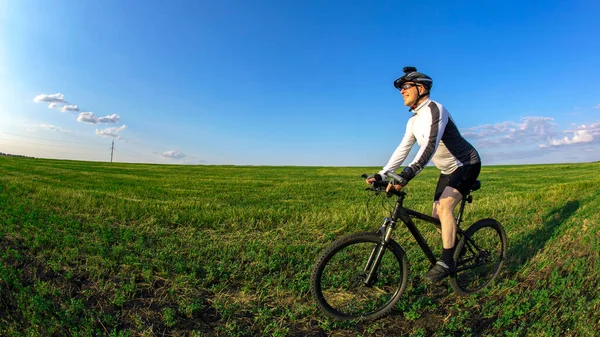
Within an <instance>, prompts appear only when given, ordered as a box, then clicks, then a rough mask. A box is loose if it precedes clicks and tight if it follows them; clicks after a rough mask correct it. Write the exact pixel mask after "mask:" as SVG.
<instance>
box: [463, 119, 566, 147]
mask: <svg viewBox="0 0 600 337" xmlns="http://www.w3.org/2000/svg"><path fill="white" fill-rule="evenodd" d="M462 134H463V136H465V138H467V139H473V140H474V141H475V143H476V145H477V146H478V147H481V148H486V147H496V146H502V145H512V144H518V143H531V142H539V141H545V140H547V139H548V137H553V136H556V135H557V134H558V133H557V131H556V123H554V119H553V118H550V117H539V116H527V117H523V118H521V120H520V122H519V123H516V122H512V121H506V122H501V123H496V124H494V125H491V124H486V125H480V126H476V127H473V128H468V129H463V130H462Z"/></svg>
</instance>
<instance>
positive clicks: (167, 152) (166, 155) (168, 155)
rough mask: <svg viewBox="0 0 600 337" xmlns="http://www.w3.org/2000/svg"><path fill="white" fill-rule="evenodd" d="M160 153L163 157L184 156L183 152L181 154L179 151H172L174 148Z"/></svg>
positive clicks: (175, 157) (179, 157)
mask: <svg viewBox="0 0 600 337" xmlns="http://www.w3.org/2000/svg"><path fill="white" fill-rule="evenodd" d="M160 155H161V156H163V157H165V158H170V159H181V158H183V157H185V154H183V153H181V152H179V151H174V150H170V151H166V152H163V153H161V154H160Z"/></svg>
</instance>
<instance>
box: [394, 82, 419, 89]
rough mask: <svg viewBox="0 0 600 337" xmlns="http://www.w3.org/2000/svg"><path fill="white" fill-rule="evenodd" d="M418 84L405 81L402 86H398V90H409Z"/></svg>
mask: <svg viewBox="0 0 600 337" xmlns="http://www.w3.org/2000/svg"><path fill="white" fill-rule="evenodd" d="M416 86H417V85H416V84H414V83H404V84H403V85H402V86H401V87H399V88H398V90H402V89H404V90H408V89H410V88H412V87H416Z"/></svg>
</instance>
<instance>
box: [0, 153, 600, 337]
mask: <svg viewBox="0 0 600 337" xmlns="http://www.w3.org/2000/svg"><path fill="white" fill-rule="evenodd" d="M376 169H377V168H374V167H371V168H364V167H363V168H361V167H354V168H333V167H239V166H167V165H141V164H119V163H92V162H77V161H56V160H44V159H28V158H11V157H0V221H1V225H0V335H2V336H38V335H42V336H98V335H106V336H163V335H164V336H254V335H268V336H307V335H309V336H310V335H312V336H321V335H323V334H326V335H330V336H371V335H380V336H383V335H385V336H396V335H397V336H401V335H415V336H431V335H435V336H455V335H461V336H462V335H474V336H480V335H482V336H524V335H532V336H556V335H563V336H594V335H596V334H598V332H599V331H600V318H599V317H600V316H599V315H598V314H597V313H598V310H600V290H599V287H598V280H599V279H600V215H599V213H598V209H600V198H599V197H600V177H599V175H598V172H599V171H600V163H587V164H564V165H526V166H493V167H483V169H482V173H481V175H480V180H481V181H482V189H481V190H480V191H477V192H475V193H474V199H475V201H474V203H473V204H471V205H469V206H468V207H467V210H466V218H465V221H466V223H470V222H474V221H475V220H477V219H479V218H484V217H493V218H495V219H497V220H499V221H500V222H501V223H502V224H503V226H504V227H505V229H506V232H507V234H508V239H509V256H508V261H507V263H506V265H505V267H504V269H503V272H502V274H501V275H500V277H499V279H498V281H496V282H495V283H494V284H493V285H492V286H490V287H488V288H486V289H485V290H484V291H483V292H482V293H481V294H478V295H475V296H471V297H458V296H457V295H455V294H453V293H452V291H451V289H450V287H449V286H447V285H446V284H444V286H442V287H432V286H429V285H427V284H425V283H424V282H423V281H422V279H421V275H422V274H423V273H424V272H425V271H426V269H427V265H428V262H427V260H426V258H425V257H424V256H423V254H422V252H421V251H420V250H419V248H418V246H417V245H416V243H415V242H414V240H413V239H412V238H411V237H410V236H409V233H408V231H407V230H405V229H400V230H398V231H396V232H395V238H396V240H397V241H398V242H399V243H400V244H401V245H402V246H403V247H404V249H405V250H406V252H407V255H408V260H409V263H410V270H409V286H408V288H407V291H406V292H405V294H404V296H403V298H402V299H401V301H400V302H399V303H398V305H397V307H396V308H395V310H394V311H393V312H392V313H391V314H390V315H388V316H386V317H384V318H382V319H380V320H377V321H374V322H367V323H360V324H358V323H348V322H345V323H344V322H336V321H333V320H330V319H328V318H327V317H326V316H324V315H323V314H322V313H321V312H320V311H318V310H317V308H316V306H315V304H314V302H313V301H312V298H311V297H310V292H309V290H310V285H309V278H310V271H311V267H312V264H313V262H314V260H315V258H316V257H317V255H318V254H319V252H320V251H321V250H322V249H323V248H324V247H325V246H327V245H328V244H329V243H331V242H332V241H333V240H335V239H336V238H338V237H340V236H341V235H344V234H348V233H352V232H358V231H365V230H374V229H376V228H377V227H378V226H379V224H380V222H381V217H382V216H383V215H384V214H385V213H384V211H383V210H382V208H381V207H380V206H378V205H377V202H379V200H373V202H372V203H371V206H372V207H370V208H369V209H370V212H366V207H365V203H366V201H367V196H368V194H367V192H365V191H364V187H365V185H364V182H363V180H362V179H360V178H359V176H360V174H362V173H369V172H375V171H376ZM438 174H439V173H438V172H437V171H436V169H434V168H427V169H425V170H424V171H423V172H422V173H421V174H420V175H419V177H417V178H416V179H415V180H414V181H412V182H411V184H410V185H409V186H408V187H407V189H406V190H407V192H408V193H409V197H408V199H407V201H406V205H407V206H409V207H411V208H414V209H416V210H418V211H421V212H425V213H428V212H429V211H430V209H431V197H432V193H433V189H434V187H435V183H436V181H437V175H438ZM417 225H419V227H420V228H421V229H422V231H423V232H424V236H425V238H426V239H427V240H428V242H430V244H431V245H432V246H433V247H435V248H436V250H435V253H436V254H439V252H440V251H441V242H440V238H439V234H437V232H436V231H435V229H433V228H429V227H427V226H426V225H424V224H422V223H417Z"/></svg>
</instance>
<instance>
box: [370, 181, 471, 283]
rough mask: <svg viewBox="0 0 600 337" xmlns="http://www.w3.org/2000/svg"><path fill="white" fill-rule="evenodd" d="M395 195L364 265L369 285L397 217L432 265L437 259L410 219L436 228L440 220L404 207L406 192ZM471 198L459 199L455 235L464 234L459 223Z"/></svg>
mask: <svg viewBox="0 0 600 337" xmlns="http://www.w3.org/2000/svg"><path fill="white" fill-rule="evenodd" d="M397 195H398V200H397V201H396V205H395V206H394V210H393V211H392V218H391V219H388V218H386V219H385V221H384V223H383V226H382V228H383V229H385V232H384V233H382V234H383V235H382V239H381V243H380V244H378V245H375V246H374V247H373V250H372V251H371V255H370V256H369V259H368V260H367V264H366V265H365V268H364V272H365V274H366V278H365V281H364V283H365V284H366V285H369V284H370V283H371V281H372V280H373V276H374V274H375V271H376V270H377V268H378V267H379V263H380V262H381V257H382V255H383V253H384V252H385V249H386V248H387V245H388V243H389V240H390V237H391V234H392V230H393V229H394V227H395V226H396V223H397V221H398V219H400V221H402V222H403V223H404V224H405V225H406V228H408V230H409V231H410V234H411V235H412V236H413V237H414V238H415V240H416V241H417V243H418V244H419V247H421V250H422V251H423V253H425V256H427V259H428V260H429V262H430V263H431V264H432V265H434V264H435V263H436V261H437V259H436V258H435V255H433V251H432V250H431V247H429V245H428V244H427V241H425V238H423V235H421V232H420V231H419V229H418V228H417V226H416V225H415V223H414V222H413V221H412V218H417V219H420V220H423V221H426V222H429V223H431V224H434V225H435V226H436V227H438V228H441V222H440V220H439V219H437V218H434V217H431V216H429V215H425V214H423V213H419V212H417V211H413V210H411V209H408V208H404V206H403V202H404V197H405V196H406V193H404V192H402V191H401V192H397ZM471 200H472V199H471V195H466V196H465V197H463V199H462V201H461V205H460V209H459V212H458V216H457V217H456V234H457V236H458V235H461V236H462V235H464V232H463V230H462V229H461V228H460V227H459V225H460V222H461V220H462V214H463V211H464V209H465V204H466V203H467V202H471ZM469 241H470V243H471V244H473V245H474V242H473V241H472V240H470V239H469ZM475 248H476V249H478V247H477V246H476V245H475ZM469 249H471V247H469ZM465 269H467V268H465Z"/></svg>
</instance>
